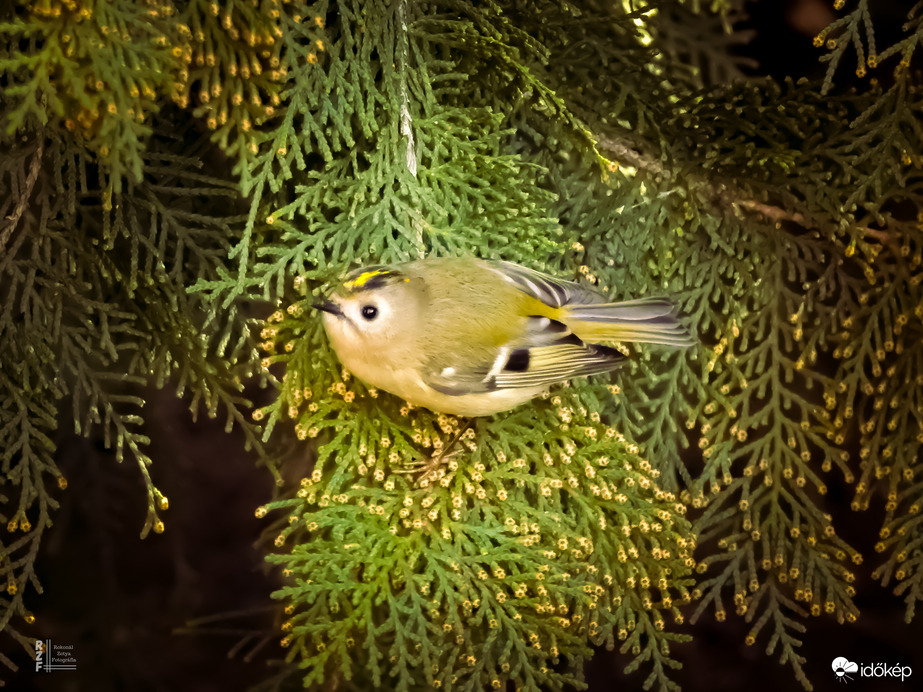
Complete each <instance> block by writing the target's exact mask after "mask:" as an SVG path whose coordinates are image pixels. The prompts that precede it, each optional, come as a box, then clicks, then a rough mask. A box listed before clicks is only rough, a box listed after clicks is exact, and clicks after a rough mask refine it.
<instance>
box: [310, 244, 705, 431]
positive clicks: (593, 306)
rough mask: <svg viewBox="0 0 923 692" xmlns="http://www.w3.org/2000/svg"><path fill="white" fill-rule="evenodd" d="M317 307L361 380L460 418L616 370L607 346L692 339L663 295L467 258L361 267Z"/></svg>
mask: <svg viewBox="0 0 923 692" xmlns="http://www.w3.org/2000/svg"><path fill="white" fill-rule="evenodd" d="M314 307H315V308H317V309H319V310H323V311H324V313H325V314H324V327H325V328H326V330H327V335H328V336H329V338H330V341H331V344H332V345H333V349H334V350H335V351H336V354H337V356H338V357H339V359H340V361H341V362H342V363H343V365H344V366H346V368H347V369H348V370H350V371H351V372H352V373H353V374H354V375H356V377H358V378H359V379H360V380H362V381H364V382H365V383H367V384H369V385H372V386H375V387H378V388H380V389H383V390H385V391H388V392H391V393H392V394H396V395H397V396H400V397H403V398H404V399H406V400H407V401H408V402H410V403H411V404H414V405H415V406H423V407H426V408H429V409H431V410H433V411H436V412H439V413H448V414H454V415H459V416H466V417H471V416H487V415H491V414H493V413H498V412H500V411H506V410H508V409H511V408H513V407H515V406H518V405H520V404H522V403H524V402H526V401H529V400H530V399H532V398H533V397H535V396H538V395H539V394H541V393H543V392H544V391H546V390H547V389H548V387H549V385H552V384H554V383H556V382H563V381H565V380H569V379H572V378H574V377H584V376H586V375H595V374H599V373H604V372H608V371H609V370H612V369H614V368H616V367H618V366H619V364H620V363H622V362H623V361H624V360H625V356H624V355H623V354H622V353H620V352H619V351H617V350H615V349H614V348H611V347H610V346H606V345H603V342H646V343H654V344H666V345H670V346H689V345H691V344H692V343H693V339H692V337H691V336H690V334H689V332H687V331H686V329H685V328H684V327H683V326H682V325H681V324H680V323H679V321H678V320H677V319H676V316H675V314H674V306H673V303H672V302H671V301H669V300H667V299H664V298H641V299H638V300H629V301H625V302H620V303H608V302H606V297H605V296H604V295H603V294H601V293H599V292H598V291H595V290H592V289H589V288H586V287H584V286H581V285H580V284H577V283H574V282H572V281H563V280H561V279H555V278H553V277H551V276H548V275H546V274H542V273H541V272H537V271H534V270H532V269H528V268H526V267H522V266H520V265H518V264H513V263H511V262H502V261H487V260H481V259H476V258H474V257H443V258H430V259H423V260H418V261H415V262H409V263H407V264H401V265H395V266H371V267H363V268H361V269H357V270H355V271H352V272H350V273H349V274H348V275H347V276H346V278H345V280H344V281H343V283H341V284H340V286H339V287H338V288H337V289H336V290H335V291H334V292H333V294H332V295H331V296H330V297H329V298H328V299H327V300H326V301H324V302H320V303H316V304H315V305H314Z"/></svg>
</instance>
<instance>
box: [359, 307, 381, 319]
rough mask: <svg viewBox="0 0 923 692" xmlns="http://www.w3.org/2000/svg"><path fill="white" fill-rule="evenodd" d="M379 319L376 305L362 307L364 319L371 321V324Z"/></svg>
mask: <svg viewBox="0 0 923 692" xmlns="http://www.w3.org/2000/svg"><path fill="white" fill-rule="evenodd" d="M376 317H378V308H376V307H375V306H374V305H363V306H362V318H363V319H366V320H369V321H370V322H371V321H372V320H374V319H375V318H376Z"/></svg>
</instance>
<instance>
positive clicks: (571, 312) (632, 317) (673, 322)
mask: <svg viewBox="0 0 923 692" xmlns="http://www.w3.org/2000/svg"><path fill="white" fill-rule="evenodd" d="M562 312H563V314H562V316H561V317H560V320H561V321H562V322H564V324H566V325H567V326H568V327H569V328H570V330H571V331H572V332H573V333H574V334H576V335H577V336H578V337H579V338H580V339H581V340H582V341H585V342H587V343H591V344H597V343H600V342H604V341H626V342H627V341H637V342H643V343H648V344H665V345H667V346H691V345H692V344H694V343H695V339H694V338H693V337H692V335H691V334H690V333H689V332H688V331H687V330H686V328H685V327H683V325H682V324H680V322H679V320H678V319H676V314H675V307H674V305H673V303H672V302H671V301H669V300H668V299H666V298H640V299H638V300H627V301H625V302H623V303H597V304H591V305H565V306H563V307H562Z"/></svg>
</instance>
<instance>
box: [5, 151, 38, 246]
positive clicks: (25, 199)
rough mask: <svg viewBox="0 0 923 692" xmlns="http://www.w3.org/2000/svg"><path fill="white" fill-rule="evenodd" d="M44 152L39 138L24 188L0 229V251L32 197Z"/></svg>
mask: <svg viewBox="0 0 923 692" xmlns="http://www.w3.org/2000/svg"><path fill="white" fill-rule="evenodd" d="M44 152H45V142H44V141H43V140H42V139H41V138H39V140H38V146H36V148H35V155H34V156H33V157H32V163H31V165H30V166H29V175H28V176H27V177H26V188H25V190H24V191H23V193H22V195H20V199H19V204H17V205H16V208H15V209H13V213H12V214H10V215H9V216H7V217H6V224H5V225H4V226H3V227H2V229H3V230H0V253H3V252H4V251H5V250H6V244H7V242H8V241H9V239H10V236H11V235H13V231H14V230H15V229H16V224H18V223H19V219H20V218H22V215H23V213H24V212H25V211H26V206H27V205H28V204H29V198H30V197H32V190H33V188H34V187H35V181H36V180H38V173H39V171H40V170H41V168H42V155H43V154H44Z"/></svg>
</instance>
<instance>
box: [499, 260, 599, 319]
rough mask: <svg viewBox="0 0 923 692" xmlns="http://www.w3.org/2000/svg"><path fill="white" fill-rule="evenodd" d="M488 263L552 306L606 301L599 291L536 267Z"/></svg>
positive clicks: (506, 278)
mask: <svg viewBox="0 0 923 692" xmlns="http://www.w3.org/2000/svg"><path fill="white" fill-rule="evenodd" d="M486 264H487V266H488V267H489V268H490V269H491V270H493V271H495V272H497V273H498V274H499V275H500V276H502V277H503V278H504V279H505V280H506V281H507V282H509V283H511V284H513V285H514V286H515V287H516V288H518V289H519V290H520V291H523V292H524V293H527V294H528V295H530V296H532V297H533V298H536V299H537V300H540V301H542V302H543V303H544V304H545V305H550V306H551V307H555V308H559V307H561V306H563V305H587V304H590V303H605V302H606V297H605V296H604V295H602V294H601V293H599V292H598V291H594V290H592V289H589V288H585V287H584V286H581V285H580V284H578V283H575V282H573V281H565V280H563V279H556V278H554V277H553V276H548V275H547V274H543V273H542V272H539V271H535V270H534V269H528V268H527V267H522V266H520V265H518V264H513V263H512V262H504V261H502V260H495V261H490V262H486Z"/></svg>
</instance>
